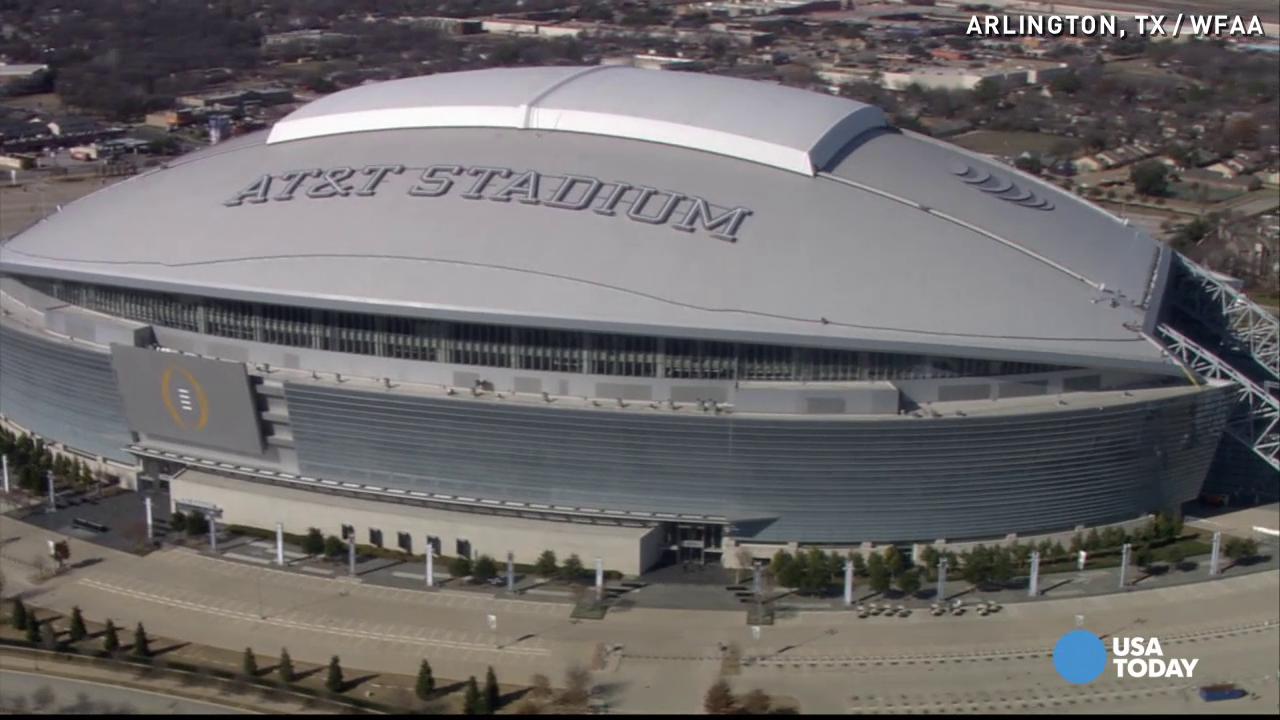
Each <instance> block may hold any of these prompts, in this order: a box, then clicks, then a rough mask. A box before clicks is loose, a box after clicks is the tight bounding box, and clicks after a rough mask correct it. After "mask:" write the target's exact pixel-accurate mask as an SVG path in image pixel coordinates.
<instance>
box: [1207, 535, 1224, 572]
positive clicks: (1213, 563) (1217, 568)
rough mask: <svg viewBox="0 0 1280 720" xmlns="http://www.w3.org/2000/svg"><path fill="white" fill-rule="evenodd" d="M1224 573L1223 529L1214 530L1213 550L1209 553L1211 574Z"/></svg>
mask: <svg viewBox="0 0 1280 720" xmlns="http://www.w3.org/2000/svg"><path fill="white" fill-rule="evenodd" d="M1221 573H1222V531H1221V530H1215V531H1214V532H1213V552H1212V553H1211V554H1210V555H1209V575H1210V576H1213V575H1218V574H1221Z"/></svg>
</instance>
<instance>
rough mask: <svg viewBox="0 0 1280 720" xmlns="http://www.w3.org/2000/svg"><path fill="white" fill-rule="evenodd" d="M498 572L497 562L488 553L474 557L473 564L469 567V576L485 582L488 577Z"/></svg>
mask: <svg viewBox="0 0 1280 720" xmlns="http://www.w3.org/2000/svg"><path fill="white" fill-rule="evenodd" d="M497 574H498V564H497V563H495V562H494V561H493V558H491V557H489V556H488V555H481V556H480V557H478V558H476V562H475V565H473V566H472V567H471V577H472V578H474V579H475V580H478V581H480V582H485V581H486V580H488V579H489V578H492V577H495V576H497Z"/></svg>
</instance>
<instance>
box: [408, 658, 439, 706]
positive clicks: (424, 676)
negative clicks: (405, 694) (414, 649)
mask: <svg viewBox="0 0 1280 720" xmlns="http://www.w3.org/2000/svg"><path fill="white" fill-rule="evenodd" d="M435 689H436V679H435V677H433V676H432V675H431V663H429V662H427V661H426V659H425V658H424V659H423V661H422V664H421V665H419V666H418V682H417V683H415V684H414V686H413V691H414V693H415V694H416V695H417V696H418V699H419V700H426V699H427V698H429V697H431V693H432V692H434V691H435Z"/></svg>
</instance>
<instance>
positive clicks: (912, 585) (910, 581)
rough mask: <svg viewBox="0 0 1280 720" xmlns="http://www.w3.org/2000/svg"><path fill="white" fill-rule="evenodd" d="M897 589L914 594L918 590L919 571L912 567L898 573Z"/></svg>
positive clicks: (907, 593)
mask: <svg viewBox="0 0 1280 720" xmlns="http://www.w3.org/2000/svg"><path fill="white" fill-rule="evenodd" d="M898 589H899V590H901V591H902V592H903V594H905V595H914V594H915V593H916V592H917V591H919V590H920V572H919V571H918V570H916V569H915V568H912V569H911V570H907V571H906V572H904V573H902V574H900V575H898Z"/></svg>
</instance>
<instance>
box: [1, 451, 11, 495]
mask: <svg viewBox="0 0 1280 720" xmlns="http://www.w3.org/2000/svg"><path fill="white" fill-rule="evenodd" d="M0 465H2V466H3V468H4V492H5V494H6V495H7V494H8V493H9V456H8V455H0Z"/></svg>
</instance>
